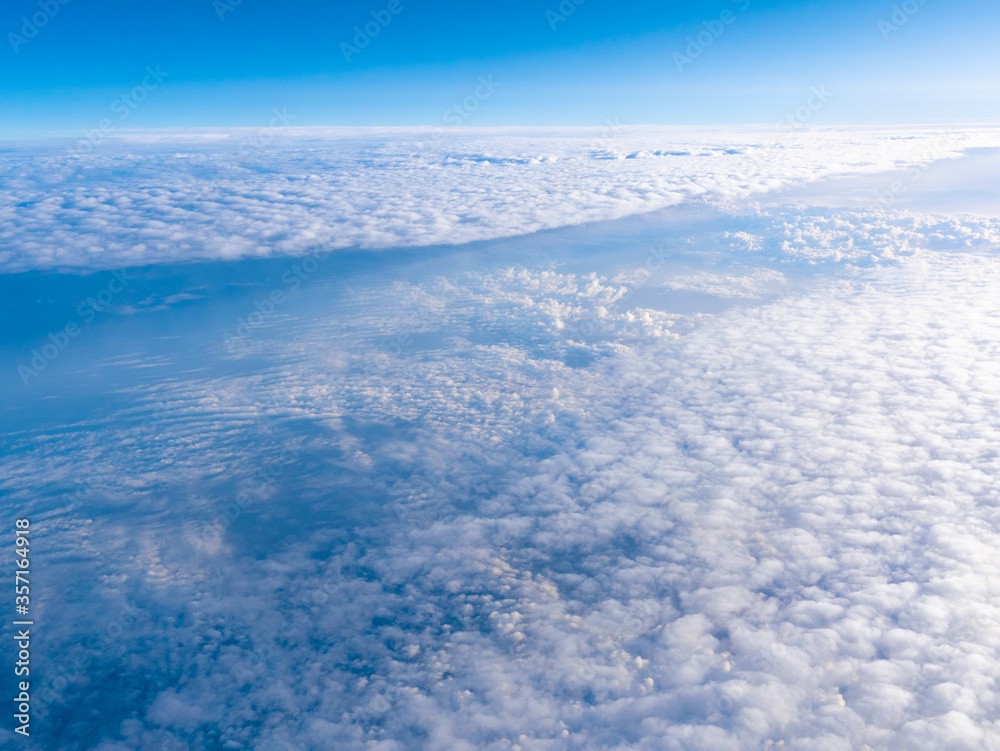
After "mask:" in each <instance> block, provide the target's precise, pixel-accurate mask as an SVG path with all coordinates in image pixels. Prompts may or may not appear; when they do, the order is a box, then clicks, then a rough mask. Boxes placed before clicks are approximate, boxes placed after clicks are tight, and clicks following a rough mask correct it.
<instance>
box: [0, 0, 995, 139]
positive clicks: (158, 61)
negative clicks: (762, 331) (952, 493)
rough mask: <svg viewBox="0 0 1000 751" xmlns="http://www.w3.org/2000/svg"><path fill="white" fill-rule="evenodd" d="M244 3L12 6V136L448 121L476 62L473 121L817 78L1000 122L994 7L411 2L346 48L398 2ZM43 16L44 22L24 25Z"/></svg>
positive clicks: (749, 101) (771, 112) (587, 112)
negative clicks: (283, 121)
mask: <svg viewBox="0 0 1000 751" xmlns="http://www.w3.org/2000/svg"><path fill="white" fill-rule="evenodd" d="M235 1H236V2H239V0H235ZM233 2H234V0H215V2H213V0H174V1H173V2H169V3H166V2H143V3H139V2H134V0H133V1H130V2H124V1H121V2H112V1H110V0H104V1H101V0H67V1H66V4H65V5H61V4H58V0H41V3H40V2H39V0H34V1H29V0H12V2H8V3H6V4H5V5H4V8H3V11H2V12H0V29H2V31H3V34H4V41H3V48H2V49H0V57H2V59H3V64H2V66H0V106H2V107H3V110H4V112H5V114H6V116H5V117H4V119H3V123H2V125H0V135H3V136H6V137H25V136H32V135H46V134H50V133H54V132H66V133H78V132H79V131H81V130H86V129H92V128H95V127H98V124H99V123H100V121H101V120H102V119H105V118H107V119H110V120H112V122H114V123H115V126H116V127H118V128H125V127H128V128H132V127H138V128H160V127H206V126H241V125H242V126H254V127H259V126H262V125H266V124H267V123H268V122H269V120H270V119H271V118H272V117H273V115H272V110H273V109H275V108H278V109H281V108H285V109H286V110H287V112H289V113H290V114H292V115H293V116H294V121H293V124H295V125H417V124H426V125H441V124H443V123H444V117H445V115H444V113H445V112H446V110H448V109H449V107H450V106H451V105H453V104H454V103H457V102H461V101H462V100H463V99H464V98H465V97H467V96H469V95H472V94H473V93H474V91H475V89H476V86H477V83H476V82H477V79H478V77H479V76H492V77H493V79H494V80H495V81H497V82H499V83H500V88H499V89H497V91H496V92H495V94H494V95H493V96H491V97H490V98H489V100H488V101H484V102H483V103H482V105H481V106H480V107H479V108H478V111H476V112H475V113H474V114H471V115H470V116H469V117H468V118H467V119H464V122H465V123H466V124H468V125H515V124H527V125H600V124H602V123H604V122H606V121H609V120H610V121H617V122H621V123H623V124H639V123H662V124H732V123H773V122H775V121H776V120H778V119H780V118H781V117H782V115H784V114H785V113H787V112H789V111H792V110H794V109H795V108H796V107H798V106H799V105H801V104H802V103H803V102H805V101H806V99H807V98H808V96H809V92H810V89H811V88H812V87H814V86H825V87H826V88H827V89H828V90H829V91H831V92H832V93H833V97H832V98H831V99H830V101H829V102H828V103H827V104H826V105H825V106H824V107H823V108H822V109H821V110H820V111H818V112H817V113H816V114H815V116H814V117H813V118H811V123H818V124H821V123H876V122H880V123H894V122H914V123H918V122H919V123H930V122H933V123H938V122H995V121H997V120H1000V104H998V103H1000V99H998V94H1000V85H998V84H1000V79H998V75H997V73H998V71H1000V65H998V63H1000V45H997V43H996V40H997V38H998V32H1000V23H998V21H1000V7H998V6H997V4H996V3H986V2H982V1H980V2H973V1H971V0H947V2H945V0H925V1H924V2H923V3H920V2H919V0H908V2H909V4H910V8H911V9H914V8H915V12H913V13H912V14H909V15H907V14H905V13H904V14H903V15H902V16H900V15H899V14H898V13H897V15H896V19H897V21H898V19H900V18H906V23H905V24H903V25H900V26H899V27H898V29H897V30H894V31H891V30H890V31H888V32H886V31H885V28H886V27H884V26H883V27H882V29H881V30H880V26H879V23H880V21H885V22H888V23H892V20H893V13H894V6H900V5H905V3H896V2H893V0H836V1H833V0H813V1H811V2H810V1H808V0H807V1H804V2H802V1H800V2H779V1H777V0H718V1H713V2H684V3H678V2H629V1H628V0H616V2H610V0H585V1H584V2H582V3H580V4H578V5H576V7H575V10H574V11H573V12H572V13H571V14H569V15H568V16H566V18H565V21H563V22H559V23H558V24H557V27H556V29H555V30H553V29H552V27H551V25H550V19H551V17H549V18H547V16H546V11H549V10H552V11H554V12H559V8H560V3H559V0H546V1H543V0H538V1H534V2H532V1H529V0H503V2H500V1H499V0H484V1H482V2H476V3H471V2H470V3H464V2H463V3H455V2H433V1H432V0H400V2H401V3H402V10H401V12H400V13H398V15H395V16H393V17H392V21H391V23H390V24H389V25H388V26H387V27H385V28H384V29H383V30H382V31H381V33H380V34H379V35H378V37H376V38H375V39H373V40H372V41H371V43H370V44H369V45H368V46H367V47H366V48H365V49H364V50H362V51H361V52H360V53H359V54H357V55H354V56H353V59H352V60H350V61H348V60H346V59H345V55H344V54H343V51H342V49H341V43H345V42H346V43H350V42H351V41H352V39H353V37H354V35H355V34H354V29H355V27H356V26H359V25H364V24H365V23H366V21H370V20H371V19H372V16H371V15H370V14H371V12H372V11H376V12H377V11H379V10H381V9H384V8H386V6H387V4H388V0H371V1H362V0H342V1H341V2H337V3H315V2H304V1H303V0H285V1H284V2H281V3H276V2H268V1H267V0H242V2H240V3H239V5H235V6H234V7H232V8H231V10H228V11H226V10H225V9H223V10H224V14H223V15H224V17H223V18H221V19H220V14H219V8H220V7H221V6H220V5H219V3H226V4H232V3H233ZM46 3H49V4H50V5H49V7H50V9H51V8H58V10H57V12H56V13H55V14H52V13H51V10H50V11H48V12H47V11H45V10H44V9H43V8H44V7H45V5H46ZM573 6H574V3H573V2H572V0H565V2H564V3H563V6H562V7H563V10H565V9H567V8H571V7H573ZM727 10H728V11H730V12H732V14H733V16H732V22H731V23H730V24H728V25H723V31H722V33H721V34H720V35H718V36H717V37H715V38H713V39H712V42H711V44H710V45H709V46H707V47H706V48H704V50H703V52H702V54H701V55H700V56H699V57H698V58H697V59H696V60H693V62H691V64H689V65H686V66H685V68H684V70H682V71H681V70H678V67H677V65H676V64H675V59H674V53H675V52H680V53H683V52H684V51H685V49H686V47H687V45H688V42H687V39H688V37H689V36H690V37H696V36H697V35H698V33H699V32H701V31H703V30H704V29H705V26H704V25H703V24H704V23H706V22H709V23H711V22H713V21H715V20H717V19H719V18H720V16H721V14H722V13H723V12H724V11H727ZM35 14H41V16H42V17H44V19H45V21H46V23H45V25H44V26H43V27H41V28H39V29H38V30H37V34H36V35H34V36H33V38H30V39H27V34H23V31H24V29H23V27H24V21H23V19H24V17H28V18H29V19H30V17H31V16H32V15H35ZM716 28H719V27H718V26H716ZM30 31H31V29H30V27H29V28H28V32H29V33H30ZM12 34H13V35H17V36H21V37H22V38H23V39H25V40H26V41H25V42H22V41H20V40H18V38H17V36H12ZM886 35H888V39H886V38H885V36H886ZM704 38H705V37H704V36H703V39H704ZM15 47H16V48H17V49H16V51H15ZM147 66H153V67H156V66H160V69H161V70H162V71H165V72H166V73H167V74H168V76H167V78H166V79H165V80H164V81H163V82H162V83H161V84H159V85H158V86H157V87H156V89H155V90H153V91H150V92H148V96H145V98H144V100H143V101H142V102H135V103H134V107H128V116H127V117H126V118H122V117H121V113H123V112H124V109H123V108H122V105H121V103H120V101H119V98H120V97H122V96H123V95H128V92H129V91H130V90H131V89H133V87H135V86H137V85H139V84H141V83H142V81H143V79H144V77H145V76H146V73H145V70H146V68H147ZM147 80H148V79H147ZM140 93H142V92H140ZM116 103H117V107H116ZM453 119H454V118H453Z"/></svg>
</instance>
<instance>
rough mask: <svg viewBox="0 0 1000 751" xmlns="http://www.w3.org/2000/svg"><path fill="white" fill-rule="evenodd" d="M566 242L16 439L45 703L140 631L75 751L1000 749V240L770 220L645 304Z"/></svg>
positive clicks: (639, 257) (307, 294) (334, 300)
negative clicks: (38, 580)
mask: <svg viewBox="0 0 1000 751" xmlns="http://www.w3.org/2000/svg"><path fill="white" fill-rule="evenodd" d="M470 153H476V152H472V151H471V150H470ZM658 158H659V157H658ZM662 158H664V159H665V158H666V157H662ZM705 158H712V159H716V158H722V157H705ZM630 161H631V160H630ZM558 163H559V162H556V164H558ZM657 231H658V228H657V227H654V228H653V231H652V235H654V236H655V235H656V233H657ZM533 247H534V246H529V248H528V250H527V251H525V252H524V253H522V254H521V255H517V254H511V255H509V256H500V257H496V258H484V259H480V265H477V266H473V267H469V266H468V265H467V266H465V267H464V269H460V268H441V269H437V270H435V272H434V273H428V272H427V271H426V270H423V271H418V270H414V269H412V268H408V269H406V270H404V271H400V272H399V273H388V274H386V275H382V276H374V277H364V278H362V277H359V278H358V281H357V282H356V284H355V289H354V290H353V292H352V293H351V294H350V295H345V294H344V293H343V288H340V287H332V286H330V284H332V283H330V284H328V285H327V286H324V283H323V282H322V281H321V280H316V282H315V285H316V286H314V287H309V286H308V285H307V286H306V287H305V288H304V289H303V292H302V295H303V296H302V297H301V298H299V299H298V300H297V301H294V302H291V303H289V305H288V307H287V308H286V309H285V310H284V311H283V313H284V315H283V316H282V317H278V318H275V319H274V320H273V321H272V322H271V324H270V325H269V326H268V327H262V328H261V329H259V330H258V331H256V332H255V333H254V336H252V337H250V338H249V339H248V341H247V347H246V349H245V350H244V351H241V352H240V353H239V354H229V353H226V352H225V351H224V349H223V348H222V346H221V334H220V337H219V339H220V344H219V345H218V346H217V347H216V348H215V349H212V348H211V347H204V348H202V349H201V350H200V351H199V355H198V356H199V358H200V359H201V360H203V361H204V362H205V363H211V364H212V368H210V369H207V368H202V369H193V370H192V371H190V372H188V371H184V370H183V368H182V366H181V365H177V366H176V367H175V368H174V369H173V370H168V371H167V373H166V374H165V375H163V376H162V377H161V379H160V380H155V379H150V378H149V377H143V379H142V380H133V381H129V380H127V379H126V380H125V381H123V382H122V383H121V384H120V385H119V390H118V392H117V393H118V398H120V399H121V400H122V404H123V405H125V406H123V407H121V408H119V411H118V412H117V413H116V414H115V419H108V418H107V415H105V414H103V413H102V414H100V415H96V416H94V417H91V418H85V417H82V418H80V419H79V420H78V421H77V422H74V423H73V424H72V425H60V426H59V427H60V428H61V429H60V430H55V429H51V430H47V431H46V432H45V433H44V434H42V433H39V434H38V435H34V436H31V435H27V434H16V435H13V436H11V437H9V441H10V444H11V449H12V450H11V451H9V452H8V453H7V454H6V455H5V457H4V458H3V460H2V462H3V463H2V466H3V477H4V478H5V479H4V481H3V486H2V487H3V489H4V490H5V491H7V492H8V493H10V497H11V498H13V499H14V500H15V501H17V502H19V503H20V502H24V503H26V504H27V503H35V504H37V505H38V510H39V513H44V514H46V516H45V517H44V518H46V519H47V520H48V521H47V522H46V523H48V524H50V525H51V530H52V531H51V532H50V533H49V534H50V536H51V542H50V543H48V544H47V551H49V552H47V553H46V554H47V556H48V558H47V564H46V565H47V566H50V567H51V570H52V571H54V572H60V573H67V574H68V573H69V572H71V571H72V572H77V576H74V577H69V576H67V577H66V578H65V579H61V578H59V577H56V576H53V583H52V584H50V585H48V589H47V590H46V593H45V597H46V599H45V600H44V601H45V602H48V603H50V607H51V608H52V609H51V610H49V611H47V612H46V613H45V617H46V619H47V623H49V624H50V625H49V626H48V627H47V628H48V629H49V631H48V632H47V634H48V635H47V640H48V641H47V644H49V645H50V647H49V648H50V649H51V655H52V656H51V657H47V658H46V659H48V660H50V661H51V662H50V663H47V664H46V670H45V671H43V674H44V675H47V676H50V675H54V674H55V670H54V666H55V664H57V663H58V664H59V665H61V666H63V669H66V668H65V665H66V664H68V663H70V660H68V659H65V658H66V655H74V654H76V653H77V652H80V651H84V649H83V647H81V646H80V644H81V641H82V638H81V634H84V635H91V634H94V633H95V632H96V633H100V632H106V631H107V629H108V628H109V626H110V625H113V624H115V623H118V624H119V626H120V628H121V632H122V633H121V634H120V635H119V636H117V637H116V639H115V642H114V643H115V644H120V645H121V646H122V648H123V649H124V652H125V658H126V659H125V660H124V661H122V660H121V659H120V657H119V656H118V655H117V654H113V653H111V652H110V651H95V650H94V649H92V650H91V654H93V655H94V656H93V657H92V665H91V666H89V667H88V668H87V669H86V670H83V671H80V672H79V676H80V677H82V676H84V675H85V676H86V677H87V680H88V681H89V683H88V684H87V685H86V686H84V685H83V683H82V681H80V680H79V679H78V678H74V680H73V681H72V682H71V684H70V685H71V688H70V689H68V690H66V691H64V692H63V694H62V695H61V697H60V698H59V699H58V701H55V702H52V703H50V704H49V705H48V711H49V712H50V713H51V715H50V716H51V717H64V716H65V717H76V718H79V717H82V716H84V715H85V712H84V711H83V708H85V707H86V706H87V702H88V701H89V699H88V697H90V696H93V695H94V694H95V692H97V693H101V692H102V691H103V693H104V695H113V696H115V697H116V699H118V708H117V709H116V712H117V714H114V715H113V716H114V717H115V718H116V719H117V720H118V723H117V726H105V725H102V726H99V727H98V726H95V725H92V724H88V723H87V722H86V721H85V720H83V719H77V720H76V722H78V725H76V726H74V727H75V728H76V729H84V730H87V731H88V732H89V733H90V735H88V736H86V740H80V741H79V742H78V743H77V745H76V746H73V745H72V743H73V741H66V740H64V741H63V745H64V746H65V747H67V748H75V747H79V748H89V747H98V748H102V749H104V751H112V749H118V748H126V747H128V748H143V749H144V748H160V747H162V746H163V744H164V743H170V742H173V743H175V744H178V745H179V747H191V748H199V747H205V748H208V747H226V744H229V746H230V747H247V748H261V749H264V748H267V749H271V748H296V749H297V748H317V749H354V748H361V747H371V748H382V749H411V748H426V749H442V750H443V749H461V748H469V749H515V748H521V749H578V748H583V749H598V748H607V749H626V748H628V749H650V750H653V749H656V750H657V751H659V750H660V749H685V750H694V749H704V750H706V751H707V750H708V749H711V750H712V751H715V750H716V749H761V748H764V749H768V748H769V749H854V748H865V746H868V747H870V748H872V749H924V748H926V749H938V748H977V749H979V748H997V747H1000V725H998V724H997V717H996V712H995V705H996V700H997V696H996V690H995V685H994V684H995V683H996V682H997V680H998V679H1000V662H998V661H997V659H996V652H997V650H998V649H1000V600H997V597H996V595H997V593H998V592H1000V566H998V565H997V563H996V561H995V558H996V555H995V550H996V549H997V547H998V545H1000V532H998V530H997V528H996V513H995V512H996V508H997V506H998V505H1000V492H998V490H997V487H996V483H995V482H994V478H995V477H996V476H997V472H998V470H1000V456H998V454H997V451H996V446H997V445H998V443H1000V432H998V428H997V425H996V419H995V416H996V414H997V411H998V408H1000V396H997V395H998V394H1000V329H998V328H997V326H996V317H997V316H996V300H997V299H998V293H1000V261H998V259H997V256H996V249H997V235H996V225H995V222H994V221H993V220H991V219H989V218H982V217H980V218H973V217H953V216H952V217H931V216H926V215H921V214H914V213H908V212H884V211H881V210H871V211H861V210H857V209H832V208H824V209H820V208H809V207H806V208H801V207H766V208H762V209H759V210H749V209H741V210H739V211H734V212H733V213H729V214H722V215H720V216H719V217H718V218H717V222H716V223H715V226H714V227H713V228H712V229H711V231H709V232H706V233H705V235H704V236H699V237H698V238H697V239H696V240H692V242H691V244H690V245H689V246H685V247H684V248H683V250H684V253H685V256H684V259H683V263H684V264H688V265H687V266H685V267H684V268H681V269H678V268H675V266H673V265H670V264H667V265H666V266H664V267H663V268H659V267H658V268H657V269H656V271H655V273H651V274H650V275H649V276H644V277H642V278H641V279H639V278H637V277H635V276H634V275H629V273H628V272H629V270H630V269H633V268H642V267H644V266H643V264H644V263H645V262H646V260H647V252H646V248H645V247H643V248H642V249H641V251H639V252H636V253H634V255H635V258H634V259H630V260H625V258H624V256H623V253H624V252H625V251H623V250H622V248H621V246H617V245H612V246H610V248H609V251H608V253H607V254H605V255H604V256H600V257H598V256H594V257H588V258H587V260H586V264H589V265H590V267H591V270H589V271H585V270H580V269H579V268H575V267H574V268H564V267H563V266H562V265H561V263H562V262H561V261H560V257H559V256H558V255H553V256H551V257H549V258H548V259H547V260H546V261H545V262H544V263H542V262H538V263H534V264H533V263H531V262H530V258H526V256H530V255H531V253H532V252H533ZM708 250H711V251H712V253H714V255H705V257H704V259H703V262H702V263H701V265H698V264H695V263H694V262H693V261H691V259H692V258H696V257H699V255H700V254H701V253H702V251H708ZM628 253H629V255H633V251H631V250H629V251H628ZM570 255H572V254H570ZM581 263H582V262H581ZM567 265H568V264H567ZM578 265H579V264H578ZM803 269H805V271H803ZM806 271H808V272H809V273H806ZM633 288H634V290H635V292H634V293H633V294H632V295H629V294H626V293H627V292H628V291H629V290H630V289H633ZM333 289H336V290H338V292H337V294H333V293H332V292H331V290H333ZM676 291H685V292H697V293H699V294H703V295H706V296H714V297H719V298H726V299H730V300H731V301H733V304H734V307H731V308H729V309H728V310H726V311H725V312H722V313H719V314H717V315H708V314H706V313H705V312H704V311H703V310H687V311H681V310H667V308H668V307H669V300H668V301H666V302H665V301H664V300H663V299H661V298H659V297H657V295H658V294H671V293H673V292H676ZM202 294H207V293H204V292H203V293H202ZM151 299H155V300H159V299H160V298H159V297H156V298H151ZM661 303H662V304H661ZM153 315H154V314H153V313H151V314H150V318H149V319H148V320H151V321H163V320H166V319H162V318H161V319H155V318H153ZM161 315H167V313H166V312H161ZM595 317H596V319H597V320H598V321H600V324H601V325H600V326H598V327H595V328H594V329H593V330H589V331H581V323H582V322H585V321H591V320H594V319H595ZM133 320H134V319H133ZM171 320H173V319H171ZM199 323H200V319H199ZM151 325H152V324H151ZM192 325H193V324H192ZM115 331H116V329H112V330H111V331H110V333H109V334H108V336H109V338H111V340H112V341H113V334H114V333H115ZM180 333H187V334H188V335H191V332H180ZM401 334H402V336H401ZM393 344H395V345H398V346H390V345H393ZM123 346H124V345H123ZM574 353H575V355H576V357H574ZM119 354H120V355H121V356H120V357H118V358H117V359H114V360H113V362H114V363H118V364H121V363H126V362H131V361H132V360H133V359H134V358H135V357H136V356H139V355H141V353H136V352H132V351H128V352H124V351H123V352H122V353H119ZM126 355H127V357H126ZM373 363H374V367H371V366H372V364H373ZM58 364H59V363H57V365H58ZM202 364H203V363H202ZM54 367H55V366H54ZM181 375H183V377H181ZM50 376H51V377H53V378H55V377H56V373H55V372H53V373H46V377H50ZM154 402H162V403H164V405H165V406H166V414H165V415H158V416H156V417H155V421H154V422H153V426H154V428H153V429H151V430H148V431H145V432H140V434H138V435H136V434H134V433H131V432H130V431H129V427H128V426H129V424H130V422H129V421H134V420H136V419H139V418H140V417H141V416H142V415H144V414H146V413H148V411H149V406H148V405H149V404H150V403H154ZM286 439H294V440H290V441H289V440H286ZM278 457H280V459H278ZM276 460H277V463H275V461H276ZM81 468H84V469H81ZM268 468H269V469H268ZM262 471H263V472H265V473H266V472H268V471H270V472H271V474H270V475H266V474H262ZM81 472H94V473H96V472H100V473H101V477H102V478H103V479H102V482H100V483H99V485H98V487H97V488H96V489H95V490H94V491H92V492H91V493H90V495H88V496H86V497H85V498H83V499H81V500H78V501H77V502H75V503H71V502H65V503H62V504H59V503H56V501H55V499H54V498H52V497H51V496H41V495H39V494H38V493H33V492H32V491H33V489H35V488H37V487H38V478H39V477H44V478H46V481H47V482H48V483H50V485H49V486H48V487H49V488H50V489H51V494H53V495H55V496H56V498H58V490H59V489H60V488H62V487H65V486H71V484H72V481H73V479H74V478H77V479H78V478H79V477H80V473H81ZM267 476H269V477H270V478H271V479H266V480H264V481H262V480H261V477H267ZM194 489H196V490H197V493H195V492H192V490H194ZM241 490H244V491H248V492H250V495H248V496H245V497H244V498H245V499H246V502H245V504H244V506H243V507H242V508H237V509H236V511H238V512H239V513H238V514H237V516H236V517H235V521H233V522H232V523H231V524H229V525H228V527H227V528H226V529H225V530H224V532H223V534H222V535H221V537H219V538H218V539H213V540H212V541H211V544H209V543H206V542H205V541H204V540H202V539H200V538H198V539H195V540H194V541H193V542H192V539H191V535H193V534H198V533H199V531H200V530H202V529H203V528H204V527H205V525H206V524H207V523H209V522H211V521H213V520H217V519H219V518H220V515H221V516H222V517H224V516H225V514H227V513H234V511H233V508H232V504H233V503H234V502H236V501H237V499H238V498H240V495H239V492H240V491H241ZM43 506H44V509H43ZM137 530H143V531H146V532H147V534H146V535H145V536H143V537H141V538H140V539H139V540H134V539H133V538H134V537H135V535H136V532H137ZM194 543H197V544H194ZM80 571H86V573H87V574H88V576H89V575H90V574H94V576H92V577H89V578H88V579H87V581H89V582H91V584H90V585H88V586H89V589H87V588H85V589H83V590H78V589H75V588H76V587H78V586H79V585H78V584H77V583H74V584H73V587H72V588H71V587H70V586H69V584H64V583H63V582H64V581H65V582H71V581H74V580H76V579H77V578H78V577H79V573H78V572H80ZM97 601H101V602H107V603H108V607H106V608H101V609H100V610H98V609H96V608H95V606H94V603H95V602H97ZM122 601H125V602H130V603H132V605H133V606H134V607H135V608H136V615H134V616H132V615H130V616H129V617H127V618H123V617H121V616H119V615H117V611H116V609H115V607H116V606H117V605H118V604H119V603H120V602H122ZM57 605H58V607H59V610H58V615H57V613H56V612H55V608H56V606H57ZM115 631H116V632H117V629H115ZM50 666H51V667H50ZM76 675H77V674H75V673H74V674H73V675H71V676H70V677H71V678H72V677H74V676H76ZM122 687H125V688H122ZM66 737H69V738H73V737H75V736H72V735H70V736H66ZM79 737H80V738H84V736H83V735H80V736H79ZM101 743H103V744H104V745H103V746H101V745H100V744H101ZM114 744H117V745H114ZM168 747H169V746H168Z"/></svg>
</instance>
